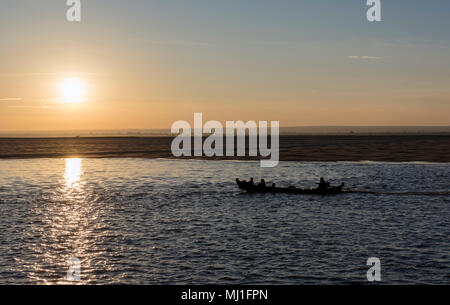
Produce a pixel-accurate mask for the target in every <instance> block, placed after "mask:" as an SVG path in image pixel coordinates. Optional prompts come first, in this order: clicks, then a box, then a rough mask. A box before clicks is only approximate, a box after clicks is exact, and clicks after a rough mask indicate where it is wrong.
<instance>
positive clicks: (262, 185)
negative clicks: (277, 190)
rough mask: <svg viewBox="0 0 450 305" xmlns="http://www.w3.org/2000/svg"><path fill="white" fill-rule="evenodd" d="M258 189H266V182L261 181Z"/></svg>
mask: <svg viewBox="0 0 450 305" xmlns="http://www.w3.org/2000/svg"><path fill="white" fill-rule="evenodd" d="M258 187H266V181H264V179H261V182H260V183H259V184H258Z"/></svg>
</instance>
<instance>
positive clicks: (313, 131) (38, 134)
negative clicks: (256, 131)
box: [0, 126, 450, 138]
mask: <svg viewBox="0 0 450 305" xmlns="http://www.w3.org/2000/svg"><path fill="white" fill-rule="evenodd" d="M280 135H283V136H346V135H357V136H369V135H373V136H376V135H391V136H392V135H394V136H395V135H450V126H302V127H280ZM171 136H172V134H171V131H170V129H116V130H63V131H46V130H41V131H0V138H71V137H88V138H92V137H96V138H98V137H100V138H104V137H112V138H116V137H125V138H130V137H145V138H147V137H171Z"/></svg>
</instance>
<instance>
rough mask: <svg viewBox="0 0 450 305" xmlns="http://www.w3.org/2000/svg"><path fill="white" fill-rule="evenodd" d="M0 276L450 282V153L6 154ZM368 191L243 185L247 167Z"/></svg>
mask: <svg viewBox="0 0 450 305" xmlns="http://www.w3.org/2000/svg"><path fill="white" fill-rule="evenodd" d="M0 172H1V175H0V212H1V214H0V253H1V255H0V284H6V283H14V284H16V283H20V284H22V283H23V284H25V283H26V284H29V283H32V284H34V283H39V284H43V283H66V282H67V281H66V280H65V276H66V272H67V270H68V265H67V263H66V261H67V260H68V259H70V258H72V257H76V258H79V259H80V261H81V283H91V284H103V283H105V284H106V283H108V284H112V283H127V284H205V283H209V284H345V283H367V281H366V272H367V269H368V267H367V266H366V261H367V258H368V257H372V256H374V257H378V258H380V259H381V268H382V281H383V283H387V284H410V283H415V284H421V283H436V284H449V283H450V271H449V266H450V256H449V253H450V242H449V238H448V236H450V182H449V181H450V166H449V164H448V163H447V164H444V163H441V164H424V163H373V162H360V163H348V162H347V163H346V162H338V163H312V162H306V163H303V162H282V163H281V164H280V166H279V167H277V168H275V169H261V168H260V167H259V163H258V162H241V161H201V160H185V161H184V160H149V159H33V160H0ZM250 176H254V177H255V178H256V179H258V178H260V177H264V178H266V181H267V182H270V181H271V180H272V179H273V180H275V181H276V182H277V185H279V186H282V185H285V186H287V185H289V184H295V185H301V186H312V185H314V183H315V182H316V180H317V179H318V177H320V176H325V177H328V178H329V179H331V180H332V181H334V182H336V183H337V182H341V181H343V182H345V183H346V185H347V186H348V187H350V188H351V189H354V190H358V192H355V193H349V194H342V195H336V196H327V197H321V196H311V195H309V196H308V195H290V194H254V195H247V194H240V192H239V191H238V190H237V188H236V186H235V184H234V179H235V178H236V177H240V178H243V179H245V178H248V177H250Z"/></svg>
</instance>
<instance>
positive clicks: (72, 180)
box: [64, 158, 83, 187]
mask: <svg viewBox="0 0 450 305" xmlns="http://www.w3.org/2000/svg"><path fill="white" fill-rule="evenodd" d="M81 164H82V160H81V159H80V158H71V159H66V172H65V174H64V179H65V181H66V186H67V187H75V186H77V185H78V184H79V182H80V180H81V174H82V173H83V171H82V168H81Z"/></svg>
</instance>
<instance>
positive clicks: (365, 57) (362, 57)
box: [348, 55, 381, 59]
mask: <svg viewBox="0 0 450 305" xmlns="http://www.w3.org/2000/svg"><path fill="white" fill-rule="evenodd" d="M348 58H350V59H381V57H377V56H367V55H363V56H359V55H350V56H348Z"/></svg>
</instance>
